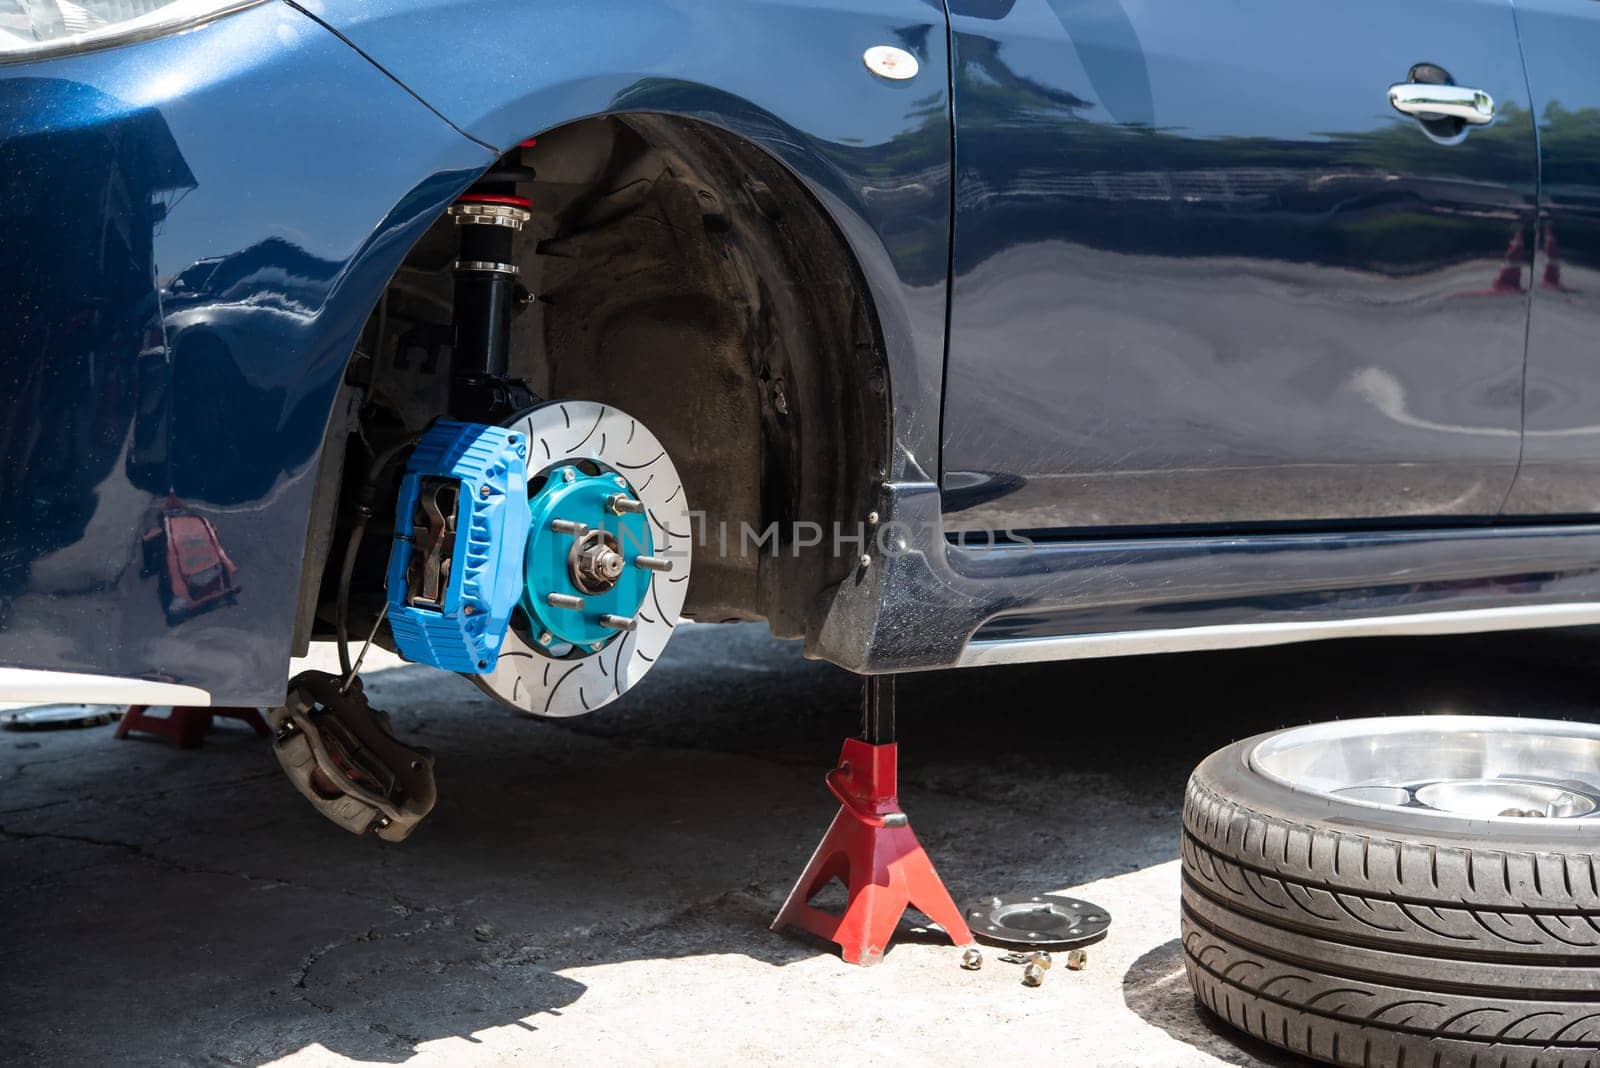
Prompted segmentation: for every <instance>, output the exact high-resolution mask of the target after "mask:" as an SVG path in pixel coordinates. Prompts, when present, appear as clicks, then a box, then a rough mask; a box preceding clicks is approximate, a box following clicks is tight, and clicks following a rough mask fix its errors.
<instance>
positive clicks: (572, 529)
mask: <svg viewBox="0 0 1600 1068" xmlns="http://www.w3.org/2000/svg"><path fill="white" fill-rule="evenodd" d="M550 529H551V530H553V531H555V532H556V533H557V534H571V535H572V536H573V537H574V538H581V537H583V536H584V535H585V534H587V533H589V524H587V523H580V522H578V521H577V520H576V519H552V520H550Z"/></svg>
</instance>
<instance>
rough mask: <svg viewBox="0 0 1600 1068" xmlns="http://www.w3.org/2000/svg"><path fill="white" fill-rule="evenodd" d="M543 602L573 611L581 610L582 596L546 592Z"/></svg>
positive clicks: (552, 606) (553, 606)
mask: <svg viewBox="0 0 1600 1068" xmlns="http://www.w3.org/2000/svg"><path fill="white" fill-rule="evenodd" d="M544 603H545V604H547V605H549V606H550V607H551V608H570V609H572V610H573V611H575V612H581V611H583V598H582V597H574V596H572V594H570V593H551V594H546V595H545V599H544Z"/></svg>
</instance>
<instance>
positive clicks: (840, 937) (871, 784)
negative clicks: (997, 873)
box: [772, 675, 972, 964]
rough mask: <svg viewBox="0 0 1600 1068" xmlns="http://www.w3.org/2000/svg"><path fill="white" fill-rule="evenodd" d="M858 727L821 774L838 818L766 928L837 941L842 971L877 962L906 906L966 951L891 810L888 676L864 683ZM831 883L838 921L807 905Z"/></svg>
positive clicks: (941, 891)
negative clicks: (841, 898)
mask: <svg viewBox="0 0 1600 1068" xmlns="http://www.w3.org/2000/svg"><path fill="white" fill-rule="evenodd" d="M861 719H862V731H861V735H862V736H861V737H860V738H851V739H848V740H847V741H846V742H845V743H844V751H843V752H841V753H840V754H839V766H838V767H836V768H834V769H833V770H832V771H830V772H828V777H827V783H828V789H829V790H831V791H832V792H833V796H834V797H836V798H838V799H839V814H838V815H836V816H834V817H833V823H832V824H831V825H830V826H829V827H828V833H827V834H826V835H824V836H823V839H822V844H821V845H819V846H818V847H817V851H816V852H815V853H813V854H812V856H811V862H810V863H809V864H807V865H806V870H805V872H804V873H803V874H802V875H801V876H800V881H799V882H797V883H795V886H794V889H793V890H791V891H789V899H788V900H787V901H785V902H784V904H783V908H782V909H780V910H779V911H778V918H777V919H775V920H773V921H772V929H773V930H774V931H776V930H779V929H780V928H783V927H785V926H793V927H799V928H800V929H802V930H805V931H810V932H811V933H812V934H814V935H817V936H819V937H822V938H826V939H828V940H829V941H832V942H837V943H838V944H839V949H840V951H841V955H842V956H843V957H844V959H845V960H846V961H848V962H849V963H851V964H876V963H878V961H880V960H882V959H883V953H884V950H886V949H887V948H888V947H889V940H890V939H891V938H892V937H894V932H895V929H896V928H897V927H898V926H899V924H900V917H901V916H902V915H904V914H905V911H906V909H908V908H912V909H916V910H917V911H918V912H920V913H922V914H923V915H924V916H926V917H928V919H930V920H932V921H933V922H934V923H937V924H938V925H939V926H941V927H943V928H944V930H945V933H946V934H947V935H949V936H950V939H951V941H953V942H954V943H955V944H956V945H958V946H964V945H968V944H970V943H971V942H972V932H971V931H969V930H968V929H967V924H966V921H965V920H964V919H962V916H961V910H960V909H958V908H957V907H956V903H955V902H954V901H953V900H952V899H951V897H950V892H949V891H948V890H946V889H945V887H944V883H943V882H942V881H941V880H940V879H939V873H938V872H936V871H934V870H933V861H931V860H929V859H928V854H927V853H926V852H924V851H923V848H922V845H921V844H920V843H919V842H918V841H917V836H916V835H915V834H913V833H912V831H911V825H910V823H909V822H908V821H907V819H906V814H905V813H904V812H902V811H901V810H900V799H899V797H898V796H897V794H898V790H899V785H898V782H897V778H898V768H897V757H898V754H897V751H896V748H895V741H894V676H892V675H875V676H871V677H869V678H868V679H867V680H866V683H865V687H864V691H863V696H862V714H861ZM834 879H839V880H840V881H842V882H843V883H844V884H845V887H846V891H847V901H846V904H845V908H844V912H843V913H842V914H840V915H838V916H835V915H833V914H832V913H829V912H824V911H823V910H822V909H819V908H817V907H816V906H815V905H812V904H811V901H812V899H813V898H815V897H816V896H817V894H818V893H820V892H821V891H822V889H823V888H824V887H826V886H827V885H828V884H829V883H830V882H832V881H833V880H834Z"/></svg>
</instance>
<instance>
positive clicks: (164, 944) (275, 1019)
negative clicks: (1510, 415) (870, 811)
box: [0, 627, 1600, 1066]
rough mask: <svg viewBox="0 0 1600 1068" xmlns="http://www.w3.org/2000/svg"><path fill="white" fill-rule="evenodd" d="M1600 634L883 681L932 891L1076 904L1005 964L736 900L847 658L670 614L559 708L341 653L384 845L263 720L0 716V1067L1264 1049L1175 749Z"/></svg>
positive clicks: (848, 692)
mask: <svg viewBox="0 0 1600 1068" xmlns="http://www.w3.org/2000/svg"><path fill="white" fill-rule="evenodd" d="M1597 647H1600V635H1596V634H1595V633H1592V632H1583V631H1570V632H1557V633H1545V634H1526V635H1518V636H1507V637H1494V636H1484V637H1469V638H1460V639H1426V640H1424V639H1413V640H1406V641H1398V640H1397V641H1374V640H1368V641H1354V642H1336V643H1330V644H1326V645H1321V646H1303V647H1288V648H1280V649H1270V650H1256V651H1246V652H1233V653H1219V654H1205V655H1201V654H1190V655H1186V656H1178V657H1159V658H1136V659H1130V660H1122V661H1110V662H1084V663H1077V664H1059V665H1041V666H1033V667H1024V668H1011V669H994V670H982V671H967V672H958V673H946V674H939V675H925V676H918V677H914V678H911V679H909V680H907V681H906V682H905V683H903V684H902V696H901V739H902V742H901V750H902V761H903V763H904V769H903V789H902V799H903V801H904V803H905V806H906V808H907V810H908V811H909V812H910V813H911V816H912V822H913V825H914V826H915V827H916V828H917V830H918V832H919V834H920V835H921V838H922V840H923V842H924V844H925V845H926V846H927V847H928V848H929V850H930V852H931V853H932V854H933V856H934V858H935V859H936V861H937V863H938V866H939V869H940V871H941V872H942V874H943V875H944V876H945V878H946V880H947V881H948V882H949V884H950V886H951V888H952V890H953V891H954V893H955V895H956V898H957V900H966V899H971V898H973V897H976V896H978V895H982V894H987V893H991V892H1009V891H1029V892H1039V891H1063V890H1065V891H1070V892H1072V893H1073V894H1075V895H1080V896H1083V897H1086V898H1089V899H1090V900H1093V901H1095V902H1098V903H1100V904H1102V905H1104V906H1105V907H1106V908H1108V909H1109V910H1110V911H1111V913H1112V914H1113V916H1114V917H1115V923H1114V925H1113V927H1112V930H1111V934H1110V937H1109V938H1108V939H1107V940H1106V941H1105V942H1103V943H1101V944H1100V945H1098V946H1095V947H1094V948H1092V949H1091V950H1090V963H1089V968H1088V970H1086V971H1083V972H1078V973H1072V972H1067V971H1065V970H1064V969H1062V968H1060V967H1058V968H1057V969H1055V970H1054V971H1052V972H1051V973H1049V975H1048V977H1047V979H1046V982H1045V984H1044V985H1043V986H1042V987H1041V988H1039V989H1026V988H1024V987H1022V986H1021V984H1020V981H1019V980H1020V978H1021V974H1020V970H1019V969H1017V968H1016V967H1014V966H1012V965H1008V964H1004V963H1001V962H999V961H998V960H997V959H996V956H997V953H995V952H994V951H990V952H989V953H988V959H987V962H986V963H985V965H984V967H983V969H982V970H981V971H979V972H966V971H962V970H961V968H960V967H959V964H958V954H957V952H956V951H955V950H953V949H952V948H950V947H949V946H946V945H940V944H939V943H938V941H937V939H932V938H930V937H927V936H926V935H918V934H916V933H914V932H907V933H906V935H905V936H904V937H903V938H902V939H901V941H900V942H899V943H898V944H897V945H896V946H895V948H894V949H892V950H891V951H890V953H889V955H888V957H887V959H886V960H885V961H884V963H883V964H882V965H880V966H879V967H876V968H872V969H857V968H852V967H849V966H847V965H845V964H843V963H841V962H840V961H839V959H838V958H837V956H835V955H834V954H833V953H831V952H830V951H829V949H828V947H827V946H826V945H823V944H821V943H818V942H814V941H810V940H807V939H805V938H800V937H795V936H780V935H775V934H772V933H770V932H768V930H767V923H768V922H769V920H770V919H771V917H772V915H773V913H774V912H775V910H776V909H777V907H778V905H779V903H780V902H781V901H782V898H783V896H784V894H785V892H786V891H787V890H788V887H789V882H790V880H792V879H793V878H794V877H795V876H796V875H797V874H798V873H799V871H800V869H801V867H802V866H803V864H804V863H805V860H806V858H807V856H808V855H809V853H810V850H811V849H812V847H813V846H814V845H815V843H816V841H817V839H818V837H819V836H820V835H821V833H822V830H823V828H824V826H825V825H826V823H827V821H828V819H829V817H830V815H831V812H832V805H831V804H830V803H829V800H828V797H827V795H826V793H825V791H824V789H823V787H822V783H821V775H822V772H823V770H824V769H825V768H826V767H827V766H829V764H830V762H831V761H832V759H833V758H834V756H835V755H836V753H837V749H838V745H839V742H840V739H841V737H842V736H843V735H844V734H846V733H847V732H848V731H850V730H852V729H853V727H854V717H855V695H856V691H857V686H856V682H855V681H854V680H853V679H851V678H850V677H848V676H846V675H844V674H842V673H840V672H838V671H836V670H835V669H832V668H830V667H827V666H824V665H818V664H812V663H808V662H806V661H804V660H803V659H801V657H800V655H799V652H798V650H797V649H796V648H795V647H794V646H791V645H786V644H780V643H777V642H774V641H772V640H771V639H769V638H768V637H766V636H765V634H764V632H763V631H761V630H759V629H757V628H753V627H688V628H685V629H684V631H683V632H682V633H681V635H680V636H679V638H678V639H677V640H676V641H675V642H674V643H673V646H672V648H671V651H670V653H669V655H668V656H667V657H665V658H664V659H663V662H662V663H661V664H660V665H659V666H658V667H657V668H656V670H655V671H654V672H653V673H652V674H651V676H650V677H649V678H648V679H646V680H645V682H644V683H643V684H642V685H641V686H640V687H639V688H638V689H636V690H635V691H634V692H633V693H631V694H629V695H628V697H627V698H626V699H624V700H623V701H622V702H620V703H618V704H616V705H613V706H611V707H610V708H607V709H605V710H604V711H602V712H600V713H598V714H596V715H594V716H592V717H589V718H587V719H583V720H575V721H568V722H564V723H558V722H538V721H531V720H526V719H521V718H518V717H515V716H513V715H511V714H509V713H507V712H504V711H502V710H501V709H499V708H498V707H496V706H495V705H493V704H491V703H490V702H489V701H488V700H487V699H485V698H483V697H481V696H479V695H478V694H477V692H476V691H475V690H474V689H472V688H471V687H470V686H469V685H468V684H466V683H465V682H463V681H462V680H459V679H456V678H453V677H450V676H445V675H441V674H438V673H435V672H431V671H427V670H424V669H420V668H415V667H393V666H390V667H387V668H386V669H383V670H378V671H375V672H372V673H371V674H369V675H368V690H369V692H370V693H371V695H372V697H373V698H374V701H375V703H377V704H379V705H380V706H382V707H386V708H388V709H390V710H391V711H392V713H393V715H394V722H395V724H396V728H397V731H398V733H399V734H400V735H401V737H402V738H404V739H406V740H408V741H409V742H412V743H421V744H424V745H427V746H429V747H431V748H433V749H434V750H435V751H436V753H437V754H438V773H439V785H440V791H441V798H442V799H441V801H440V804H439V807H438V808H437V809H436V810H435V812H434V814H433V815H432V817H430V819H429V820H428V821H427V822H426V823H425V824H423V826H422V827H421V828H420V829H419V830H418V831H417V833H416V834H415V835H414V836H413V838H412V840H411V841H409V842H406V843H403V844H400V845H389V844H385V843H383V842H381V841H378V840H376V839H356V838H353V837H351V836H349V835H347V834H345V833H344V832H343V831H340V830H339V829H337V828H336V827H334V826H333V825H332V824H329V823H325V822H323V821H322V819H321V818H320V817H319V816H317V815H316V814H315V813H313V812H312V810H311V809H310V807H309V806H307V805H306V804H305V802H304V801H302V800H301V798H300V797H299V796H298V795H297V794H295V792H294V791H293V789H292V788H291V787H290V785H289V783H288V782H287V780H285V779H284V778H283V777H282V776H281V774H280V773H279V772H278V770H277V767H276V765H275V763H274V762H273V760H272V758H271V756H270V754H269V753H268V751H267V746H266V745H265V743H263V742H260V741H258V740H256V739H255V738H253V737H252V736H251V735H250V734H248V733H247V732H246V731H244V730H243V729H242V728H240V727H239V726H237V725H228V724H224V725H219V727H218V728H216V729H215V730H214V731H213V733H212V735H211V737H210V739H209V740H208V742H207V744H206V746H205V748H204V749H203V750H200V751H196V752H180V751H176V750H173V749H171V748H168V747H167V746H166V745H164V744H163V743H160V742H157V741H154V740H128V741H123V742H116V741H114V740H113V739H112V738H111V728H109V727H102V728H96V729H91V730H83V731H67V732H52V733H27V734H24V733H4V734H0V1062H5V1063H11V1064H51V1065H96V1064H117V1065H142V1064H162V1065H168V1064H184V1065H188V1064H194V1065H263V1064H274V1065H279V1064H281V1065H295V1066H309V1065H347V1064H354V1063H370V1064H408V1065H411V1064H416V1065H452V1066H454V1065H490V1064H538V1065H566V1064H582V1065H591V1064H596V1063H603V1064H608V1065H609V1064H624V1065H631V1064H651V1065H655V1064H695V1065H721V1064H733V1063H739V1064H788V1063H801V1062H804V1063H827V1062H836V1063H841V1064H862V1065H866V1064H885V1063H901V1064H951V1063H954V1064H972V1063H995V1062H999V1063H1005V1061H1006V1060H1008V1059H1016V1060H1015V1062H1016V1063H1024V1064H1039V1063H1050V1064H1057V1063H1080V1064H1109V1065H1163V1066H1168V1065H1170V1066H1183V1065H1210V1064H1244V1065H1254V1064H1275V1065H1282V1064H1292V1063H1298V1062H1297V1061H1295V1060H1294V1059H1293V1058H1289V1057H1287V1056H1283V1055H1280V1054H1277V1053H1275V1052H1273V1051H1271V1050H1270V1049H1268V1048H1267V1047H1264V1046H1261V1045H1259V1044H1257V1043H1254V1042H1252V1041H1250V1040H1248V1039H1244V1038H1242V1037H1240V1036H1237V1035H1235V1034H1232V1033H1231V1032H1229V1031H1228V1030H1227V1029H1226V1028H1225V1027H1224V1026H1222V1025H1221V1024H1219V1023H1217V1022H1215V1021H1214V1020H1212V1019H1210V1018H1208V1017H1207V1016H1206V1015H1204V1014H1203V1013H1202V1012H1200V1011H1198V1010H1197V1009H1196V1007H1195V1005H1194V1002H1193V1001H1192V999H1191V998H1190V996H1189V992H1188V988H1187V985H1186V982H1185V980H1184V978H1183V973H1182V967H1181V964H1180V960H1179V949H1178V942H1177V933H1178V932H1177V894H1178V866H1177V861H1176V859H1175V858H1176V857H1177V852H1178V850H1177V833H1178V807H1179V802H1180V798H1181V793H1182V788H1183V783H1184V778H1185V776H1186V774H1187V772H1188V770H1189V768H1190V767H1191V766H1192V765H1193V764H1194V763H1195V762H1197V761H1198V760H1199V759H1200V758H1202V757H1203V756H1204V755H1205V754H1206V753H1207V752H1209V751H1210V750H1212V749H1214V748H1216V747H1218V746H1220V745H1222V744H1224V743H1226V742H1228V741H1230V740H1231V739H1234V738H1237V737H1240V736H1243V735H1246V734H1249V733H1253V732H1255V731H1257V730H1261V729H1266V728H1269V727H1274V726H1277V725H1280V724H1289V723H1299V722H1304V721H1307V720H1315V719H1327V718H1331V717H1335V716H1356V715H1368V714H1373V713H1399V712H1446V711H1451V712H1479V711H1485V712H1501V713H1505V712H1510V713H1523V714H1545V715H1555V716H1577V717H1589V716H1593V715H1594V714H1595V711H1596V708H1595V698H1596V676H1595V672H1594V670H1593V668H1592V666H1591V665H1592V663H1593V659H1594V653H1595V650H1596V648H1597Z"/></svg>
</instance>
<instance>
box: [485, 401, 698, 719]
mask: <svg viewBox="0 0 1600 1068" xmlns="http://www.w3.org/2000/svg"><path fill="white" fill-rule="evenodd" d="M509 426H510V427H511V428H512V429H516V430H520V431H521V432H522V433H524V434H526V435H527V441H528V445H529V449H528V471H529V473H530V478H529V483H528V497H529V507H530V510H531V511H532V513H533V523H534V525H533V530H532V532H531V533H530V535H529V541H528V550H527V564H526V572H527V590H526V594H525V595H524V597H523V599H522V604H521V606H520V607H519V609H518V611H517V612H515V613H513V615H512V621H511V627H510V629H509V631H508V632H507V634H506V638H505V642H504V644H503V645H502V646H501V649H500V659H499V661H498V662H497V663H496V665H495V668H494V670H493V671H492V672H490V673H489V674H487V675H475V676H471V678H472V680H473V681H474V682H475V683H477V685H478V686H479V688H480V689H482V690H484V691H485V692H487V693H488V694H490V695H491V696H493V697H495V698H496V699H498V700H499V701H501V702H503V703H504V704H507V705H510V706H512V707H513V708H518V709H521V710H522V711H525V712H530V713H532V714H534V715H537V716H549V717H566V716H580V715H583V714H584V713H586V712H593V711H594V710H595V709H597V708H600V707H601V706H602V705H605V704H607V703H609V702H611V701H614V700H616V699H617V698H618V697H621V696H622V695H623V694H624V693H626V692H627V691H628V689H629V687H631V686H633V685H634V684H635V683H637V682H638V681H639V680H640V679H641V678H643V677H644V674H645V672H647V671H649V670H650V667H651V665H653V664H654V663H655V661H656V660H657V658H658V657H660V655H661V652H662V650H663V649H665V648H666V644H667V641H668V639H669V638H671V637H672V631H673V628H674V627H675V626H676V625H677V622H678V615H679V613H680V612H681V611H682V610H683V599H684V595H685V593H686V592H687V591H688V588H689V567H690V559H691V553H690V548H691V540H690V538H691V526H690V520H689V504H688V501H687V499H686V498H685V495H684V490H683V482H682V480H681V479H680V478H679V477H678V471H677V468H675V467H674V466H673V464H672V459H671V457H669V456H668V455H667V451H666V449H665V448H663V447H662V445H661V443H660V442H659V441H658V440H656V437H655V435H654V434H652V433H650V431H649V430H648V429H647V428H646V427H645V426H644V424H643V423H640V422H639V421H638V420H636V419H634V418H633V417H632V416H630V415H628V414H627V413H626V412H622V411H619V410H617V409H616V408H612V407H610V406H609V405H605V404H600V403H598V402H595V401H556V402H551V403H549V404H544V405H541V406H539V407H537V408H533V409H530V410H529V411H527V412H524V413H522V414H521V415H518V416H517V417H516V419H515V420H514V421H512V422H511V423H510V424H509Z"/></svg>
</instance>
